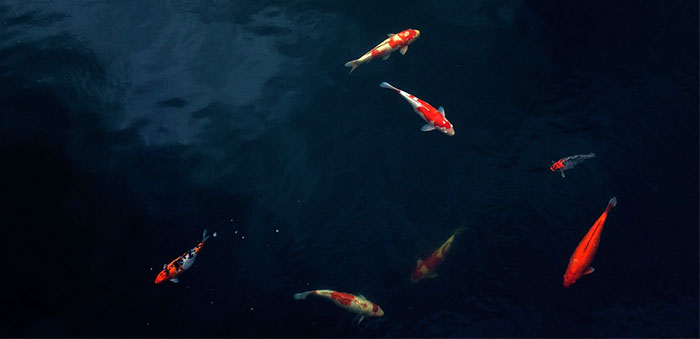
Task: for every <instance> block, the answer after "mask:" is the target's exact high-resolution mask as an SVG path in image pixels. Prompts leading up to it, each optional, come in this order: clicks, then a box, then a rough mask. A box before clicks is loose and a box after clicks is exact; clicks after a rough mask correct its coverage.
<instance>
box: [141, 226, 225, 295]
mask: <svg viewBox="0 0 700 339" xmlns="http://www.w3.org/2000/svg"><path fill="white" fill-rule="evenodd" d="M213 236H214V237H216V233H214V234H213ZM207 239H209V236H208V235H207V230H204V232H203V233H202V241H201V242H200V243H199V244H197V246H195V247H193V248H192V249H190V250H189V251H187V252H185V253H184V254H183V255H181V256H179V257H177V258H175V259H174V260H173V261H171V262H170V263H169V264H166V265H163V270H162V271H160V273H158V276H156V281H155V282H156V284H160V283H163V282H165V281H168V280H169V281H171V282H174V283H178V282H179V281H180V280H179V279H178V276H180V274H182V273H183V272H185V271H187V270H188V269H190V268H191V267H192V265H194V261H195V259H197V255H199V252H201V251H202V246H204V243H205V242H206V241H207Z"/></svg>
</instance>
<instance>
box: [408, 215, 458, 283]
mask: <svg viewBox="0 0 700 339" xmlns="http://www.w3.org/2000/svg"><path fill="white" fill-rule="evenodd" d="M464 230H465V228H464V227H460V228H458V229H457V230H455V232H454V233H452V236H451V237H450V238H449V239H447V241H445V243H443V244H442V246H440V248H438V249H437V250H436V251H435V252H433V254H431V255H430V256H429V257H428V258H426V259H425V260H421V259H418V261H417V262H416V269H415V270H413V274H411V282H412V283H416V282H418V281H419V280H422V279H424V278H435V277H437V274H435V270H436V269H437V268H438V266H440V264H442V262H443V261H444V260H445V255H446V254H447V252H448V251H449V250H450V248H451V247H452V242H453V241H454V240H455V235H457V234H460V233H462V232H464Z"/></svg>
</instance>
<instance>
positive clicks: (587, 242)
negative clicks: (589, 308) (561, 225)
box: [564, 197, 617, 288]
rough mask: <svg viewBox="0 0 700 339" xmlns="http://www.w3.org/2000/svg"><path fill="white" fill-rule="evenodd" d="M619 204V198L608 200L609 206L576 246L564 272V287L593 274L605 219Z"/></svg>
mask: <svg viewBox="0 0 700 339" xmlns="http://www.w3.org/2000/svg"><path fill="white" fill-rule="evenodd" d="M615 206H617V199H616V198H615V197H613V198H612V199H610V201H609V202H608V206H607V207H606V208H605V211H604V212H603V214H601V215H600V217H599V218H598V220H596V222H595V223H594V224H593V226H591V229H589V230H588V233H586V235H585V236H584V237H583V239H582V240H581V242H579V243H578V246H576V250H574V254H572V255H571V258H569V266H567V267H566V273H565V274H564V287H567V288H568V287H569V286H571V285H573V284H574V283H575V282H576V280H578V279H579V278H581V277H582V276H584V275H587V274H591V273H593V271H595V268H594V267H592V266H591V263H592V262H593V257H595V253H596V252H597V251H598V244H599V243H600V234H601V232H603V226H604V225H605V220H606V219H607V218H608V213H609V212H610V209H612V208H613V207H615Z"/></svg>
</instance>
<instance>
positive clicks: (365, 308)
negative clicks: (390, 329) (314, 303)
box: [294, 290, 384, 323]
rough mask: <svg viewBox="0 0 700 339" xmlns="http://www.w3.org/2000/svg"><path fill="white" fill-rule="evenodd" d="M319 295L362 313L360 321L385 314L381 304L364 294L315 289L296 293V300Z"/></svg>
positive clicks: (352, 310) (351, 310)
mask: <svg viewBox="0 0 700 339" xmlns="http://www.w3.org/2000/svg"><path fill="white" fill-rule="evenodd" d="M312 294H313V295H318V296H321V297H324V298H328V299H330V300H331V301H333V302H334V303H335V304H336V305H338V306H340V307H342V308H344V309H346V310H348V311H350V312H353V313H357V314H359V315H361V317H360V320H359V321H358V323H359V322H360V321H362V319H364V318H365V316H368V317H381V316H383V315H384V311H382V308H381V307H379V305H377V304H375V303H373V302H371V301H369V300H367V298H365V297H363V296H362V295H357V296H356V295H352V294H349V293H343V292H336V291H333V290H313V291H306V292H302V293H297V294H295V295H294V299H295V300H303V299H306V297H308V296H309V295H312Z"/></svg>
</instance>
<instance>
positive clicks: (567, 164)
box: [549, 153, 595, 178]
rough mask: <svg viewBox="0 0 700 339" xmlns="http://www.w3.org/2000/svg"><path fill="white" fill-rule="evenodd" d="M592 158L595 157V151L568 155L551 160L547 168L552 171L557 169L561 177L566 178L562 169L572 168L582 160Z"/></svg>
mask: <svg viewBox="0 0 700 339" xmlns="http://www.w3.org/2000/svg"><path fill="white" fill-rule="evenodd" d="M593 158H595V153H589V154H577V155H572V156H568V157H566V158H561V159H559V160H557V161H552V163H553V164H552V166H550V167H549V170H550V171H552V172H556V171H559V172H560V173H561V177H562V178H566V176H565V175H564V171H566V170H570V169H572V168H574V166H576V165H578V164H579V163H581V162H583V161H584V160H588V159H593Z"/></svg>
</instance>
